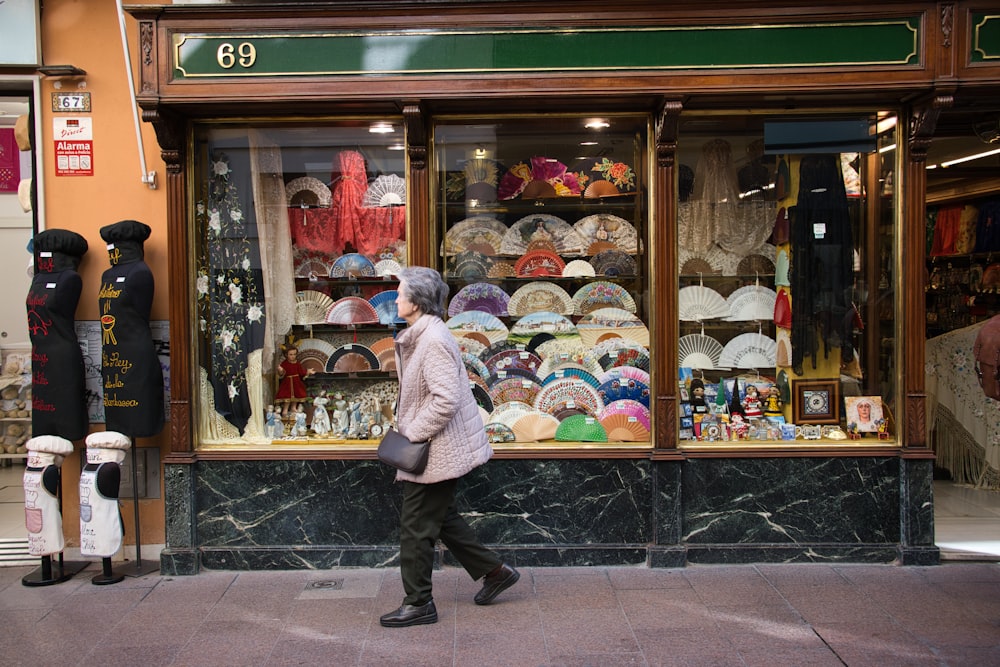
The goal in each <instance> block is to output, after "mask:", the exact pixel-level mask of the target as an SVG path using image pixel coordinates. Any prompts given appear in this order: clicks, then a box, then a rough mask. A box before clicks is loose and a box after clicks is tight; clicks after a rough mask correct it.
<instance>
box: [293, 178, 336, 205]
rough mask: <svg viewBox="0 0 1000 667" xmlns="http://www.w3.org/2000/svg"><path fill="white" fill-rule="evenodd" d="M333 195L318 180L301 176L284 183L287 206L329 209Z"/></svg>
mask: <svg viewBox="0 0 1000 667" xmlns="http://www.w3.org/2000/svg"><path fill="white" fill-rule="evenodd" d="M332 199H333V195H332V193H331V192H330V188H328V187H326V184H325V183H323V181H321V180H319V179H318V178H313V177H312V176H302V177H300V178H294V179H292V180H290V181H288V182H287V183H285V200H286V201H287V203H288V205H289V206H319V207H322V208H329V207H330V201H331V200H332Z"/></svg>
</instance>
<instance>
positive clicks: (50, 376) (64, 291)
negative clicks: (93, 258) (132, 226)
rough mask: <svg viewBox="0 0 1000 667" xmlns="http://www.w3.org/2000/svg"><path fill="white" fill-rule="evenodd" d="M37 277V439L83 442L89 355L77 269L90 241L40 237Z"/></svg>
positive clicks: (32, 324)
mask: <svg viewBox="0 0 1000 667" xmlns="http://www.w3.org/2000/svg"><path fill="white" fill-rule="evenodd" d="M34 252H35V275H34V277H33V278H32V280H31V287H30V288H29V290H28V297H27V301H26V305H27V310H28V334H29V336H30V338H31V344H32V374H31V380H32V386H31V392H32V411H31V433H32V435H33V436H41V435H55V436H59V437H61V438H66V439H67V440H79V439H80V438H82V437H84V436H85V435H86V434H87V428H88V418H87V394H86V385H85V372H84V364H83V353H82V352H81V351H80V343H79V342H78V341H77V338H76V331H75V329H74V326H73V325H74V321H75V318H76V307H77V304H78V303H79V301H80V292H81V290H82V288H83V281H82V280H81V279H80V274H79V273H77V268H78V267H79V266H80V262H81V260H82V259H83V256H84V254H86V252H87V240H86V239H85V238H83V237H82V236H80V235H79V234H77V233H76V232H71V231H68V230H65V229H50V230H46V231H44V232H40V233H39V234H38V235H37V236H35V239H34Z"/></svg>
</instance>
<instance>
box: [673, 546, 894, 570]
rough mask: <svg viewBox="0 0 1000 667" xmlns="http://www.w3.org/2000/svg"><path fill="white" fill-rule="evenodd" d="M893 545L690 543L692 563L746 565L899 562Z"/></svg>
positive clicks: (688, 549) (689, 551) (689, 556)
mask: <svg viewBox="0 0 1000 667" xmlns="http://www.w3.org/2000/svg"><path fill="white" fill-rule="evenodd" d="M896 558H897V552H896V548H895V547H893V546H892V545H854V544H844V545H830V544H825V545H819V544H814V545H806V544H796V545H778V544H766V545H765V544H733V545H729V544H713V545H694V546H693V545H688V548H687V560H688V563H689V564H691V565H746V564H748V563H883V564H890V563H894V562H896Z"/></svg>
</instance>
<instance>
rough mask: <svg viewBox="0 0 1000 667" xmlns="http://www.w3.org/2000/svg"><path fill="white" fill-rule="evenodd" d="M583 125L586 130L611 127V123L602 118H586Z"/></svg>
mask: <svg viewBox="0 0 1000 667" xmlns="http://www.w3.org/2000/svg"><path fill="white" fill-rule="evenodd" d="M584 127H585V128H587V129H588V130H603V129H604V128H606V127H611V123H609V122H608V121H606V120H604V119H603V118H593V119H591V120H588V121H587V122H586V123H585V124H584Z"/></svg>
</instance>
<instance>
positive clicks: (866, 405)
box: [844, 396, 885, 433]
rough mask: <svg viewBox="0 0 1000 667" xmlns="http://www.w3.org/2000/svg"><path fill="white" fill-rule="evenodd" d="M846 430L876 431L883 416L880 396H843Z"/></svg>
mask: <svg viewBox="0 0 1000 667" xmlns="http://www.w3.org/2000/svg"><path fill="white" fill-rule="evenodd" d="M844 411H845V412H846V413H847V415H846V416H847V431H848V432H849V433H850V432H857V433H878V432H879V431H878V425H879V422H880V421H881V420H882V419H884V418H885V410H884V408H883V407H882V397H881V396H845V397H844Z"/></svg>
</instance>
